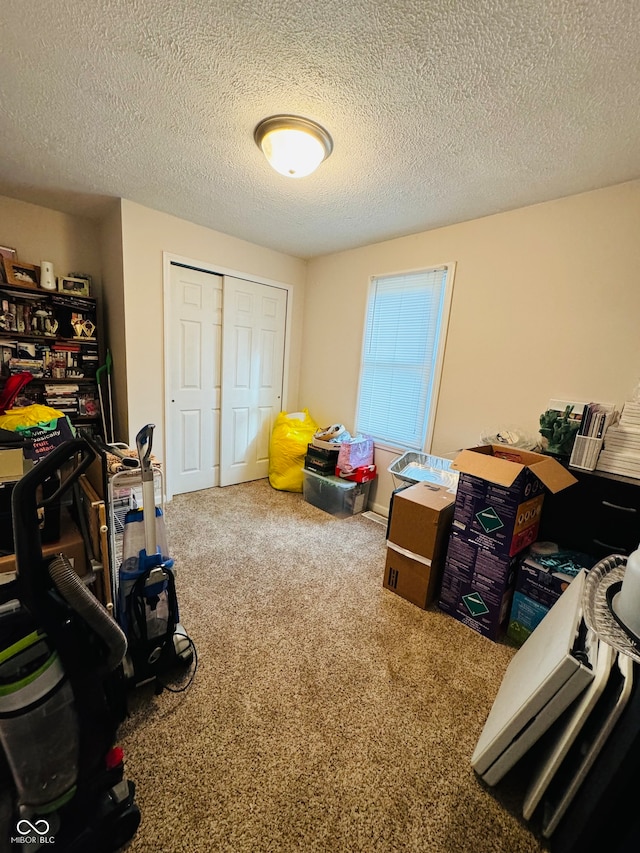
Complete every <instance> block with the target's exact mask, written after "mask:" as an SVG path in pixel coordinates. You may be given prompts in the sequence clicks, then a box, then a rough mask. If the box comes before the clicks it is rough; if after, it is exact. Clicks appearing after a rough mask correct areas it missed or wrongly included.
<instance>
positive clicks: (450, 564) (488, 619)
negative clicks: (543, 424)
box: [439, 445, 577, 640]
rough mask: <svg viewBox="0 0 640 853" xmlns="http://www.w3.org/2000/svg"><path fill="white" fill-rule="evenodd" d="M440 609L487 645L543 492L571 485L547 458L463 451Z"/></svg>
mask: <svg viewBox="0 0 640 853" xmlns="http://www.w3.org/2000/svg"><path fill="white" fill-rule="evenodd" d="M451 467H452V468H454V469H455V470H457V471H459V472H460V480H459V482H458V489H457V492H456V503H455V508H454V513H453V522H452V529H451V537H450V539H449V545H448V549H447V557H446V561H445V567H444V576H443V580H442V591H441V594H440V601H439V604H440V607H441V609H442V610H444V611H445V612H446V613H449V614H450V615H451V616H453V617H454V618H456V619H458V620H460V621H461V622H464V624H466V625H469V627H471V628H473V629H474V630H475V631H478V633H480V634H482V635H483V636H485V637H489V638H490V639H492V640H495V639H497V638H498V636H499V635H500V633H501V632H502V630H503V628H504V627H506V621H507V619H508V616H509V606H510V604H511V599H512V596H513V587H514V584H515V568H516V565H517V559H516V557H515V555H516V554H518V553H519V552H520V551H522V549H524V548H526V547H527V546H528V545H530V544H531V543H532V542H534V541H535V540H536V538H537V535H538V528H539V526H540V517H541V514H542V503H543V499H544V490H545V488H546V489H549V490H550V491H551V492H553V493H554V494H555V493H557V492H559V491H561V490H562V489H565V488H567V487H568V486H570V485H572V484H573V483H575V482H577V480H576V478H575V477H574V476H573V475H572V474H570V473H569V472H568V471H567V470H566V469H565V468H563V467H562V465H560V463H559V462H557V461H556V460H555V459H552V458H551V457H550V456H543V455H541V454H539V453H531V452H530V451H526V450H519V449H518V448H512V447H504V446H503V445H482V446H481V447H474V448H472V449H470V450H463V451H462V452H461V453H459V454H458V456H456V458H455V460H454V461H453V463H452V466H451Z"/></svg>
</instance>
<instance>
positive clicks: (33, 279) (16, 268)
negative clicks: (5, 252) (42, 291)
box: [2, 257, 40, 288]
mask: <svg viewBox="0 0 640 853" xmlns="http://www.w3.org/2000/svg"><path fill="white" fill-rule="evenodd" d="M2 260H3V263H4V269H5V272H6V274H7V284H18V285H22V286H24V287H34V288H35V287H37V286H38V283H39V281H40V267H37V266H35V264H27V263H25V262H24V261H20V262H18V261H9V260H7V259H6V258H4V257H3V259H2Z"/></svg>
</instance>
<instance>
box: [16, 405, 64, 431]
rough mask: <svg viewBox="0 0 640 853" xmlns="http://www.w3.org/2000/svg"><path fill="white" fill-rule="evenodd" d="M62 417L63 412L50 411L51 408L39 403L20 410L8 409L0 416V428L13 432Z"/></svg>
mask: <svg viewBox="0 0 640 853" xmlns="http://www.w3.org/2000/svg"><path fill="white" fill-rule="evenodd" d="M63 417H64V412H59V411H58V410H57V409H52V408H51V406H41V405H40V404H39V403H34V404H33V405H32V406H24V407H23V408H22V409H9V410H8V411H6V412H5V413H4V415H0V427H2V429H10V430H13V431H14V432H15V431H16V430H17V429H19V428H20V427H37V426H44V425H46V424H48V423H50V422H51V421H56V420H57V419H58V418H63Z"/></svg>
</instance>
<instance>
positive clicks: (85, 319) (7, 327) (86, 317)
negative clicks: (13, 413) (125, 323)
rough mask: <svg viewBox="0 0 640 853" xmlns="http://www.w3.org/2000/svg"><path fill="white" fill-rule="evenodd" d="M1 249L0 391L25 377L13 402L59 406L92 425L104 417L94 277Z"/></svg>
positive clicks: (73, 417)
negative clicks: (59, 271) (62, 271)
mask: <svg viewBox="0 0 640 853" xmlns="http://www.w3.org/2000/svg"><path fill="white" fill-rule="evenodd" d="M5 251H8V252H10V253H13V251H14V250H1V254H0V392H1V391H2V390H3V388H5V387H6V386H7V380H9V379H11V378H12V379H13V381H14V382H16V381H19V382H20V389H19V392H18V394H17V395H15V396H14V397H13V402H12V406H13V407H14V408H18V407H21V406H27V405H31V404H33V403H38V404H43V405H47V406H50V407H51V408H55V409H57V410H59V411H62V412H63V413H64V414H66V415H68V416H69V418H70V420H71V421H72V422H73V423H76V422H77V423H79V424H81V425H83V428H85V429H87V428H89V427H90V425H91V424H92V423H93V422H95V423H96V426H97V424H98V422H99V419H100V402H99V389H98V383H97V378H96V374H97V372H98V367H99V361H100V352H99V346H100V341H99V336H98V317H97V300H96V299H95V298H93V297H91V296H90V292H91V284H92V283H91V277H90V276H88V275H82V274H78V273H75V274H70V275H69V276H61V277H59V278H57V279H56V278H55V277H54V276H53V268H52V265H51V264H50V263H48V262H45V261H43V262H42V263H41V266H40V267H38V266H35V265H34V264H28V263H26V262H22V261H18V260H17V257H16V256H15V255H14V256H13V257H11V258H8V257H7V255H6V254H5Z"/></svg>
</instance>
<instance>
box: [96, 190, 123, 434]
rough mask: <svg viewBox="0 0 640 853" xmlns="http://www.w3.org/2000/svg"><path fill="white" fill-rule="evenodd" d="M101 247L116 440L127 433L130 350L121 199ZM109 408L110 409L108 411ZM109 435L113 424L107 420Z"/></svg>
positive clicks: (106, 223) (105, 225) (104, 226)
mask: <svg viewBox="0 0 640 853" xmlns="http://www.w3.org/2000/svg"><path fill="white" fill-rule="evenodd" d="M100 250H101V257H102V270H103V279H104V281H103V295H104V298H103V300H102V302H101V306H100V307H101V310H102V318H103V324H102V328H103V329H104V337H105V343H104V349H106V347H107V346H108V347H109V349H110V350H111V357H112V374H111V388H112V390H111V396H112V399H111V402H112V405H113V422H114V435H113V436H109V437H111V438H112V439H113V440H115V441H122V438H121V436H126V435H128V432H129V429H128V409H127V352H126V341H125V329H126V318H125V315H124V273H123V261H122V212H121V201H120V199H114V202H113V204H112V205H111V207H110V209H109V210H108V211H107V212H106V214H105V215H104V217H103V219H102V222H101V227H100ZM101 385H102V393H103V395H104V396H105V397H108V378H107V376H106V375H105V377H104V379H103V380H102V381H101ZM106 411H108V409H107V410H106ZM107 431H108V433H109V434H110V432H111V425H110V422H109V423H107Z"/></svg>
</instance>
